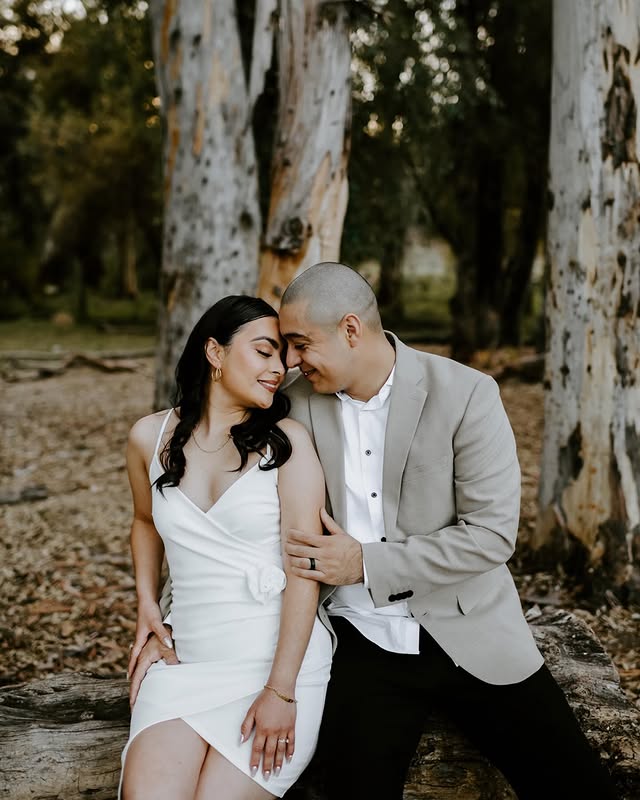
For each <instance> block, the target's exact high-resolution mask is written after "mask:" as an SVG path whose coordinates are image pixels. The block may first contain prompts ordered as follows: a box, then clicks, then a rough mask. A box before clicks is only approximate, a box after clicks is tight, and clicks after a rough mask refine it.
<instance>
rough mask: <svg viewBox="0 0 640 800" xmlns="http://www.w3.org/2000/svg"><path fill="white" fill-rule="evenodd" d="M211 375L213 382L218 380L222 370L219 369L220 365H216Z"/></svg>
mask: <svg viewBox="0 0 640 800" xmlns="http://www.w3.org/2000/svg"><path fill="white" fill-rule="evenodd" d="M211 377H212V379H213V382H214V383H217V382H218V381H219V380H220V378H222V370H221V369H220V367H216V368H215V369H214V370H213V372H212V373H211Z"/></svg>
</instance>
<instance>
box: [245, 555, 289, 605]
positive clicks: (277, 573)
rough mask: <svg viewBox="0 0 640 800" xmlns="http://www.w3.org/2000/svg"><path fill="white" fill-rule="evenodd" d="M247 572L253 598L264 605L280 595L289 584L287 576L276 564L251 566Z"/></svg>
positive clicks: (248, 584)
mask: <svg viewBox="0 0 640 800" xmlns="http://www.w3.org/2000/svg"><path fill="white" fill-rule="evenodd" d="M246 574H247V586H248V587H249V591H250V592H251V595H252V597H253V599H254V600H257V601H258V602H259V603H262V604H263V605H264V604H265V603H268V602H269V600H271V599H273V598H274V597H276V596H277V595H279V594H280V593H281V592H282V591H283V590H284V588H285V586H286V585H287V576H286V575H285V573H284V571H283V570H281V569H280V567H278V566H276V564H265V565H264V566H251V567H249V568H248V569H247V570H246Z"/></svg>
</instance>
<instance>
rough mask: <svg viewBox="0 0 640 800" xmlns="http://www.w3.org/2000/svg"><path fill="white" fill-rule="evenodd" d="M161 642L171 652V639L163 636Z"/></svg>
mask: <svg viewBox="0 0 640 800" xmlns="http://www.w3.org/2000/svg"><path fill="white" fill-rule="evenodd" d="M163 641H164V643H165V644H166V645H167V647H168V648H169V649H170V650H173V642H172V641H171V639H170V638H169V637H168V636H165V637H164V639H163Z"/></svg>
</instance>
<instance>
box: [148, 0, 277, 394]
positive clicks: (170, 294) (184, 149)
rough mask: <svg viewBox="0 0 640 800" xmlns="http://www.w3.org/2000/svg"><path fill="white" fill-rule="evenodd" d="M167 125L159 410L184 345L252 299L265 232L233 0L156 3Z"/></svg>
mask: <svg viewBox="0 0 640 800" xmlns="http://www.w3.org/2000/svg"><path fill="white" fill-rule="evenodd" d="M150 7H151V19H152V26H153V43H154V52H155V61H156V70H157V79H158V85H159V88H160V96H161V100H162V109H163V117H164V121H165V152H164V191H165V209H164V234H163V257H162V269H161V276H160V313H159V326H158V327H159V343H158V351H157V366H156V395H155V406H156V407H162V406H166V404H167V401H168V399H169V395H170V393H171V390H172V386H173V372H174V369H175V365H176V362H177V359H178V357H179V355H180V353H181V351H182V348H183V346H184V342H185V340H186V337H187V336H188V334H189V332H190V331H191V329H192V327H193V325H194V324H195V322H196V321H197V320H198V319H199V317H200V316H201V315H202V313H203V312H204V311H205V310H206V309H207V308H208V307H209V306H211V305H212V304H213V303H215V302H216V301H217V300H219V299H220V298H221V297H223V296H225V295H228V294H233V293H245V292H246V293H253V292H254V291H255V284H256V268H257V264H258V247H259V236H260V230H261V220H260V210H259V207H258V183H257V169H256V158H255V149H254V142H253V136H252V131H251V124H250V120H251V106H250V102H249V92H248V89H247V80H246V78H245V73H244V69H243V63H242V53H241V47H240V37H239V32H238V26H237V19H236V9H235V2H234V0H216V2H204V3H203V2H201V0H182V2H180V3H177V2H176V0H152V2H151V6H150Z"/></svg>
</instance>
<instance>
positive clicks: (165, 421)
mask: <svg viewBox="0 0 640 800" xmlns="http://www.w3.org/2000/svg"><path fill="white" fill-rule="evenodd" d="M172 413H173V409H172V408H170V409H169V412H168V414H167V415H166V416H165V418H164V420H163V422H162V427H161V428H160V433H159V434H158V438H157V440H156V446H155V448H154V450H153V455H154V456H157V455H158V448H159V447H160V442H161V441H162V434H163V433H164V429H165V428H166V427H167V422H169V417H170V416H171V414H172Z"/></svg>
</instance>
